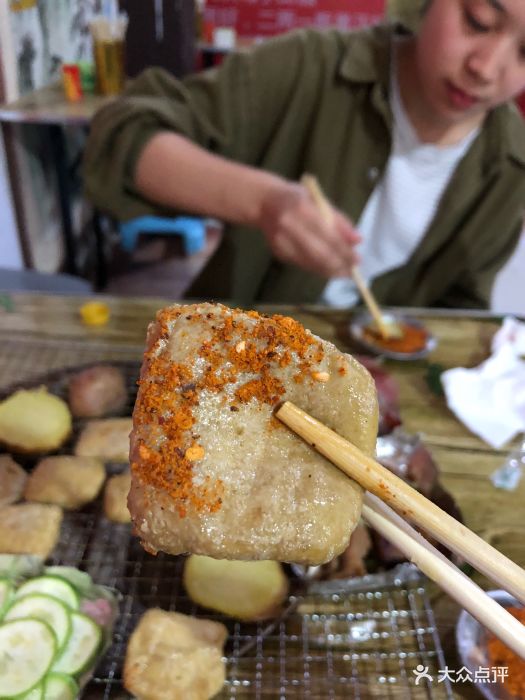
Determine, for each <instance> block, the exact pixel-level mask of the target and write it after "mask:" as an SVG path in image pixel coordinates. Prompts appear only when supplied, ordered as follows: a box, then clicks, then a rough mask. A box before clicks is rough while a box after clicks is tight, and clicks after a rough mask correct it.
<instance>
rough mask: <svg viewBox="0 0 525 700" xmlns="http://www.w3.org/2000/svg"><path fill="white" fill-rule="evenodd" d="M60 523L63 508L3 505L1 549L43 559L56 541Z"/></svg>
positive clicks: (40, 505)
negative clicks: (33, 555)
mask: <svg viewBox="0 0 525 700" xmlns="http://www.w3.org/2000/svg"><path fill="white" fill-rule="evenodd" d="M61 523H62V509H61V508H59V507H58V506H55V505H44V504H41V503H21V504H19V505H11V506H6V507H5V508H2V509H1V510H0V552H1V553H2V554H35V555H37V556H40V557H43V558H44V559H46V558H47V557H48V556H49V554H50V553H51V552H52V551H53V549H54V547H55V545H56V543H57V540H58V537H59V535H60V525H61Z"/></svg>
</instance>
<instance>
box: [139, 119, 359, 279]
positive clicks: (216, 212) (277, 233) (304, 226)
mask: <svg viewBox="0 0 525 700" xmlns="http://www.w3.org/2000/svg"><path fill="white" fill-rule="evenodd" d="M133 179H134V187H135V188H136V189H137V191H138V192H139V193H140V194H141V195H142V196H143V197H144V198H145V199H147V200H150V201H152V202H155V203H157V204H160V205H162V206H163V207H167V208H171V209H176V210H184V211H190V212H193V213H195V214H200V215H203V216H212V217H215V218H219V219H221V220H223V221H227V222H230V223H236V224H244V225H247V226H251V227H255V228H259V229H261V230H262V231H263V233H264V234H265V236H266V238H267V240H268V243H269V245H270V247H271V249H272V252H273V253H274V254H275V255H276V256H277V257H278V258H279V259H281V260H283V261H285V262H289V263H293V264H296V265H299V266H301V267H304V268H306V269H309V270H312V271H314V272H317V273H318V274H321V275H325V276H327V277H330V276H335V275H344V274H348V273H349V271H350V268H351V266H352V265H353V264H354V263H355V261H356V255H355V251H354V246H355V244H356V243H357V242H358V241H359V237H358V235H357V233H356V232H355V230H354V228H353V226H352V224H351V223H350V221H349V220H348V219H347V218H346V217H344V216H343V214H341V213H340V212H335V213H336V216H335V225H327V224H326V222H325V220H324V218H323V217H322V216H321V213H320V212H319V210H318V208H317V206H316V204H315V203H314V202H313V201H312V200H311V198H310V196H309V195H308V193H307V192H306V191H305V189H304V188H303V187H302V186H300V185H298V184H296V183H293V182H289V181H287V180H285V179H284V178H282V177H279V176H278V175H275V174H273V173H270V172H267V171H264V170H260V169H257V168H253V167H250V166H247V165H243V164H241V163H236V162H234V161H231V160H228V159H226V158H223V157H222V156H217V155H214V154H212V153H209V152H208V151H206V150H205V149H203V148H202V147H200V146H198V145H196V144H194V143H192V142H191V141H190V140H188V139H187V138H185V137H184V136H181V135H179V134H175V133H172V132H159V133H158V134H156V135H155V136H153V137H152V138H151V139H150V141H148V142H147V144H146V145H145V146H144V148H143V150H142V152H141V153H140V155H139V157H138V159H137V162H136V165H135V171H134V178H133Z"/></svg>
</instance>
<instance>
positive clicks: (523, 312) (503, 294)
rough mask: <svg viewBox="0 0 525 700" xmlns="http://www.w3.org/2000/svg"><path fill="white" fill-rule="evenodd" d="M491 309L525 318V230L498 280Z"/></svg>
mask: <svg viewBox="0 0 525 700" xmlns="http://www.w3.org/2000/svg"><path fill="white" fill-rule="evenodd" d="M491 308H492V309H493V310H494V311H497V312H501V313H512V314H519V315H520V316H525V230H524V231H523V233H522V234H521V240H520V242H519V245H518V247H517V248H516V250H515V251H514V254H513V255H512V257H511V258H510V260H509V261H508V262H507V264H506V265H505V267H504V268H503V269H502V270H501V272H500V273H499V275H498V276H497V278H496V283H495V285H494V290H493V293H492V304H491Z"/></svg>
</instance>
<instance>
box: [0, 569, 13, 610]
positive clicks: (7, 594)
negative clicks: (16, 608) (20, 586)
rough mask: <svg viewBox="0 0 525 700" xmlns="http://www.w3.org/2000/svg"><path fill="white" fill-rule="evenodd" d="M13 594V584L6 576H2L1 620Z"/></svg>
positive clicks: (0, 594)
mask: <svg viewBox="0 0 525 700" xmlns="http://www.w3.org/2000/svg"><path fill="white" fill-rule="evenodd" d="M12 595H13V584H12V583H11V581H9V580H8V579H6V578H0V620H1V619H2V615H3V614H4V611H5V609H6V608H7V606H8V605H9V602H10V600H11V596H12Z"/></svg>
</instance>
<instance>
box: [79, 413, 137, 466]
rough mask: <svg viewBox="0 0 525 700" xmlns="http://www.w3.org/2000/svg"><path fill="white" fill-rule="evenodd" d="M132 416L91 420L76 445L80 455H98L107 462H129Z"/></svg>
mask: <svg viewBox="0 0 525 700" xmlns="http://www.w3.org/2000/svg"><path fill="white" fill-rule="evenodd" d="M130 431H131V418H105V419H102V420H92V421H90V422H89V423H88V424H87V425H86V427H85V428H84V430H83V431H82V432H81V433H80V437H79V438H78V442H77V444H76V445H75V454H76V455H78V456H79V457H98V458H99V459H101V460H103V461H105V462H127V461H128V458H129V434H130Z"/></svg>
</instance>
